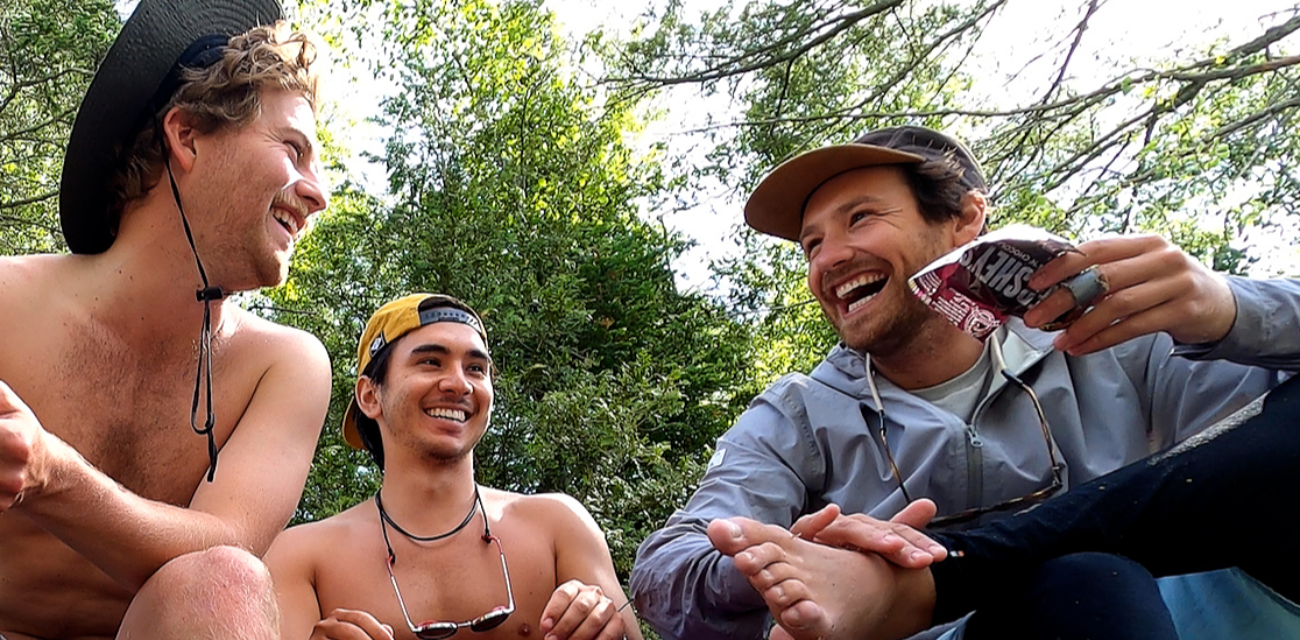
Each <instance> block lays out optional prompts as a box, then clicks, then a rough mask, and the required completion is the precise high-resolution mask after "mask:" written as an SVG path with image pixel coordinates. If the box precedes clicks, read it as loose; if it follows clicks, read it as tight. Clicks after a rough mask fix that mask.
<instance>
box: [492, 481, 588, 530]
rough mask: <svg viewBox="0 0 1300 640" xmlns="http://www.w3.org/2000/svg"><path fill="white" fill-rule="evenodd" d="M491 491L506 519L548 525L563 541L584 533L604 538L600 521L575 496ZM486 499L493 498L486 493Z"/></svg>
mask: <svg viewBox="0 0 1300 640" xmlns="http://www.w3.org/2000/svg"><path fill="white" fill-rule="evenodd" d="M489 491H490V492H491V494H492V498H491V499H492V500H494V501H499V502H500V504H501V505H502V513H503V517H508V516H513V517H516V518H519V519H520V520H525V521H528V522H529V523H530V524H533V525H534V526H536V525H542V526H546V527H547V528H548V529H550V530H551V531H553V532H554V533H555V534H556V537H557V539H559V540H563V539H565V537H566V536H572V535H575V534H580V533H586V534H595V535H599V536H600V537H602V538H603V537H604V534H603V533H602V532H601V530H600V527H599V526H598V525H597V524H596V520H595V519H594V518H592V517H591V514H590V513H588V512H587V509H586V508H585V507H583V506H582V503H580V502H578V501H577V500H576V499H574V498H573V496H570V495H568V494H564V493H539V494H536V495H522V494H517V493H508V492H505V491H496V490H489ZM498 496H499V497H498ZM484 499H485V500H486V499H489V498H488V491H485V492H484Z"/></svg>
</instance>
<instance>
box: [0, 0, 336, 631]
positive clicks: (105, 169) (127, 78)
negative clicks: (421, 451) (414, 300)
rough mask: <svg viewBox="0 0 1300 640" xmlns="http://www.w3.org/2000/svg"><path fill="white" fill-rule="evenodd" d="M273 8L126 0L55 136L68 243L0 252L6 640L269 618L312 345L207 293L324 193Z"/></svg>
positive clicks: (263, 3) (248, 626) (232, 627)
mask: <svg viewBox="0 0 1300 640" xmlns="http://www.w3.org/2000/svg"><path fill="white" fill-rule="evenodd" d="M280 18H281V8H280V7H279V5H278V4H277V3H276V2H275V0H142V2H141V3H140V4H139V6H138V8H137V9H136V11H135V12H134V14H133V15H132V16H131V18H130V19H129V20H128V21H127V23H126V24H125V25H124V27H123V29H122V32H121V34H120V35H119V37H118V38H117V40H116V42H115V43H114V45H113V47H112V49H111V50H110V51H109V53H108V55H107V57H106V59H105V61H104V63H103V65H102V66H101V67H100V69H99V70H98V72H97V73H96V76H95V78H94V80H93V81H92V83H91V86H90V89H89V90H88V92H87V95H86V97H85V99H84V100H83V103H82V106H81V109H80V111H79V112H78V116H77V121H76V124H75V125H74V127H73V132H72V137H71V139H70V141H69V145H68V151H67V157H66V159H65V163H64V170H63V179H62V187H61V192H60V215H61V218H62V223H63V230H64V236H65V238H66V240H67V243H68V246H69V248H70V249H71V250H72V255H41V256H24V257H17V258H7V259H3V260H0V335H4V336H6V339H5V340H3V341H0V381H3V383H2V384H0V636H4V637H7V638H8V639H9V640H18V639H20V638H74V637H75V638H104V637H112V636H115V635H116V636H118V637H131V638H145V637H167V638H216V637H221V638H235V637H238V638H261V637H274V636H275V634H276V617H275V613H276V610H275V602H274V591H273V589H272V587H271V584H270V576H269V573H268V572H267V570H266V569H265V567H264V566H263V565H262V563H261V561H260V560H258V556H260V555H261V554H263V553H265V551H266V550H267V549H268V547H269V546H270V544H271V541H272V539H273V538H274V537H275V535H276V534H277V533H278V532H279V531H280V530H281V529H282V528H283V527H284V525H285V523H286V522H287V521H288V519H289V517H290V516H291V515H292V512H293V508H294V506H295V504H296V503H297V500H298V497H299V495H300V493H301V490H302V487H303V484H304V482H305V480H306V475H307V469H308V467H309V465H310V462H311V457H312V451H313V449H314V447H315V443H316V440H317V437H318V435H319V430H320V427H321V424H322V422H323V419H324V415H325V410H326V405H327V402H328V396H329V364H328V361H327V356H326V354H325V352H324V349H323V348H322V346H321V345H320V343H319V342H318V341H317V340H316V339H315V338H313V337H311V336H309V335H307V334H305V333H303V332H300V331H296V330H293V329H289V328H286V327H282V326H279V325H275V324H273V323H270V322H267V321H265V320H263V319H261V318H258V317H256V316H254V315H252V314H250V313H248V312H246V311H244V310H243V309H241V308H240V307H239V306H238V305H237V304H235V303H233V302H230V301H229V300H228V299H227V298H226V297H225V296H226V294H229V293H234V292H238V291H249V290H255V289H257V288H259V287H264V286H273V285H276V284H279V283H280V282H281V281H283V279H284V277H285V274H286V269H287V262H288V258H289V255H290V253H291V251H292V247H293V243H294V241H295V240H297V239H298V238H299V237H300V236H301V234H302V232H303V230H304V228H305V226H306V224H307V221H308V218H309V217H310V216H311V215H313V214H315V213H317V212H319V211H321V210H322V209H324V208H325V206H326V196H325V193H324V189H323V187H322V185H321V180H320V176H319V173H320V166H319V161H318V159H317V155H316V148H317V146H318V145H317V143H316V135H315V127H316V122H315V101H316V82H317V80H316V74H315V72H314V71H313V70H312V68H311V67H312V62H313V59H314V57H315V50H314V48H313V47H312V45H311V44H310V42H309V41H308V40H307V38H306V36H304V35H303V34H295V33H290V30H289V29H287V27H286V26H285V25H284V24H283V23H281V22H277V21H278V20H279V19H280ZM259 25H266V26H259ZM218 460H219V462H220V464H219V465H218Z"/></svg>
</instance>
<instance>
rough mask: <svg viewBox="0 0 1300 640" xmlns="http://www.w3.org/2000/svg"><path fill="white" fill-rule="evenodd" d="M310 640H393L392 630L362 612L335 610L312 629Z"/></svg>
mask: <svg viewBox="0 0 1300 640" xmlns="http://www.w3.org/2000/svg"><path fill="white" fill-rule="evenodd" d="M311 640H393V628H392V627H390V626H388V625H386V624H383V623H381V622H379V621H378V620H376V619H375V617H374V616H372V615H370V614H368V613H366V612H364V611H353V610H351V609H335V610H333V611H331V612H330V614H329V616H328V617H326V618H325V619H324V620H321V621H320V622H317V623H316V626H315V627H312V630H311Z"/></svg>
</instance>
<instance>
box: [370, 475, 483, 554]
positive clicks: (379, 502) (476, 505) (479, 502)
mask: <svg viewBox="0 0 1300 640" xmlns="http://www.w3.org/2000/svg"><path fill="white" fill-rule="evenodd" d="M382 491H383V488H380V489H379V491H376V492H375V506H377V507H379V517H380V518H382V522H381V523H380V524H381V525H382V524H383V523H384V522H387V523H388V525H389V526H390V527H392V528H394V529H397V532H398V533H400V534H402V535H404V536H406V537H407V538H410V539H411V540H414V541H416V542H436V541H438V540H442V539H443V538H449V537H451V536H454V535H456V534H457V533H460V530H461V529H464V528H465V527H467V526H469V523H470V521H471V520H473V519H474V512H476V511H480V510H482V508H483V499H482V498H480V497H479V495H478V483H477V482H476V483H474V502H472V503H470V505H469V513H467V514H465V519H464V520H461V521H460V524H458V525H456V526H455V527H453V528H452V530H451V531H448V532H447V533H440V534H438V535H436V536H417V535H415V534H413V533H411V532H410V531H407V530H406V529H403V528H402V526H401V525H399V524H397V523H396V522H393V518H392V517H391V516H389V515H388V512H387V511H385V510H384V500H383V498H381V497H380V496H379V494H380V493H381V492H382ZM483 522H484V525H485V528H484V530H486V524H487V513H484V514H483ZM380 528H381V529H383V527H382V526H381V527H380ZM489 535H490V534H489ZM384 542H385V543H386V542H388V530H387V529H384ZM389 554H390V555H391V554H392V551H391V550H390V551H389Z"/></svg>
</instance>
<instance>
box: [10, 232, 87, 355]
mask: <svg viewBox="0 0 1300 640" xmlns="http://www.w3.org/2000/svg"><path fill="white" fill-rule="evenodd" d="M75 260H76V256H67V255H29V256H5V257H0V335H6V336H19V335H24V334H25V333H26V332H31V331H42V332H43V331H46V329H42V327H54V326H62V324H63V321H64V317H65V314H66V313H68V307H69V296H68V295H67V293H66V291H67V286H66V285H67V283H68V282H69V281H70V278H72V277H73V276H72V275H71V272H70V271H69V269H68V266H69V265H70V264H71V263H72V262H74V261H75ZM3 342H4V341H0V354H2V353H3V352H4V351H5V350H4V348H3Z"/></svg>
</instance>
